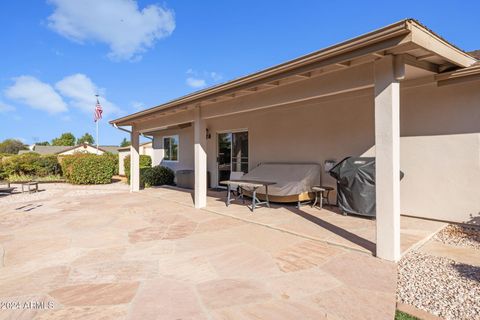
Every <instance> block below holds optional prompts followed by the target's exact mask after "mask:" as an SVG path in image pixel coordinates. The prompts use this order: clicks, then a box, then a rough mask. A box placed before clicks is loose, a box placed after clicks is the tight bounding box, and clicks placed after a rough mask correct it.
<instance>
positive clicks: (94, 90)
mask: <svg viewBox="0 0 480 320" xmlns="http://www.w3.org/2000/svg"><path fill="white" fill-rule="evenodd" d="M55 88H56V89H57V90H58V92H60V94H61V95H62V96H64V97H65V98H66V99H68V103H69V105H72V106H73V107H75V108H78V109H80V110H82V111H84V112H86V113H92V114H93V110H94V107H95V104H96V98H95V95H96V94H100V97H99V100H100V104H101V105H102V108H103V114H104V116H105V115H108V114H111V113H119V112H120V108H119V107H117V106H116V105H115V104H114V103H112V102H110V101H108V100H107V99H106V98H105V90H104V89H102V88H99V87H97V86H96V85H95V83H93V81H92V80H90V78H89V77H87V76H86V75H84V74H81V73H77V74H73V75H71V76H68V77H65V78H63V79H62V80H60V81H59V82H57V83H56V84H55Z"/></svg>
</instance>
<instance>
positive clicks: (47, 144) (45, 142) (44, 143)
mask: <svg viewBox="0 0 480 320" xmlns="http://www.w3.org/2000/svg"><path fill="white" fill-rule="evenodd" d="M35 145H37V146H49V145H50V142H48V141H41V142H35Z"/></svg>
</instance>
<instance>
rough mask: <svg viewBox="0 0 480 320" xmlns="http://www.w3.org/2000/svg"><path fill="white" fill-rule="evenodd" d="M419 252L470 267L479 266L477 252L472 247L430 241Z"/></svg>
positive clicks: (479, 257)
mask: <svg viewBox="0 0 480 320" xmlns="http://www.w3.org/2000/svg"><path fill="white" fill-rule="evenodd" d="M419 251H420V252H423V253H426V254H430V255H434V256H437V257H446V258H449V259H453V260H455V261H456V262H460V263H465V264H468V265H472V266H480V253H479V250H478V249H475V248H472V247H460V246H453V245H449V244H445V243H442V242H440V241H435V240H430V241H428V242H427V243H426V244H425V245H423V246H422V247H421V248H420V249H419Z"/></svg>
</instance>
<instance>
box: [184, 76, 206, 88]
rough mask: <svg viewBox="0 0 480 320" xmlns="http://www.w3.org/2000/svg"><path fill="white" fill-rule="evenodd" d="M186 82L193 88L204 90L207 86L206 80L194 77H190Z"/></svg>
mask: <svg viewBox="0 0 480 320" xmlns="http://www.w3.org/2000/svg"><path fill="white" fill-rule="evenodd" d="M186 82H187V84H188V85H189V86H190V87H192V88H202V87H205V86H206V85H207V82H206V81H205V79H199V78H194V77H188V78H187V80H186Z"/></svg>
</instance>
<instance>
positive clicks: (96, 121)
mask: <svg viewBox="0 0 480 320" xmlns="http://www.w3.org/2000/svg"><path fill="white" fill-rule="evenodd" d="M95 96H96V97H97V104H98V94H96V95H95ZM99 120H100V119H96V120H95V123H96V124H97V138H96V142H97V155H98V121H99Z"/></svg>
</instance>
